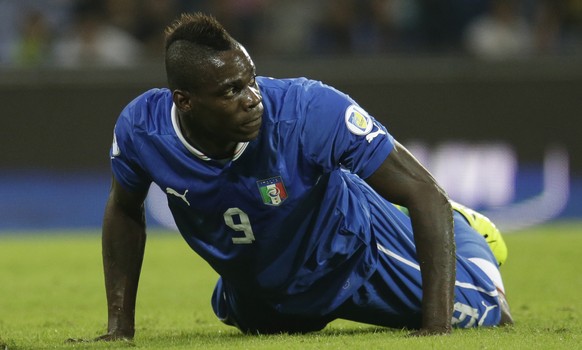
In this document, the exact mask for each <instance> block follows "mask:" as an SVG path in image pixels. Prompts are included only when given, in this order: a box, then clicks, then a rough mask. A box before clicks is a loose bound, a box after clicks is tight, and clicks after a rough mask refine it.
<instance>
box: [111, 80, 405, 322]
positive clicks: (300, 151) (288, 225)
mask: <svg viewBox="0 0 582 350" xmlns="http://www.w3.org/2000/svg"><path fill="white" fill-rule="evenodd" d="M257 83H258V86H259V88H260V91H261V94H262V97H263V105H264V114H263V122H262V126H261V130H260V133H259V136H258V137H257V139H255V140H253V141H251V142H248V143H241V144H239V145H238V147H237V149H236V153H235V155H234V157H233V159H232V160H229V161H227V162H223V161H217V160H212V159H209V158H207V157H206V156H205V155H204V154H202V153H201V152H200V151H198V150H196V149H194V148H193V147H192V146H190V145H189V144H188V143H187V142H186V141H185V138H184V137H183V135H182V133H181V131H180V128H179V126H178V123H177V115H176V111H175V108H176V107H175V106H174V105H173V102H172V96H171V92H170V91H169V90H167V89H153V90H150V91H148V92H146V93H144V94H143V95H141V96H139V97H138V98H136V99H135V100H134V101H132V102H131V103H130V104H129V105H128V106H127V107H126V108H125V109H124V110H123V112H122V113H121V115H120V117H119V120H118V122H117V124H116V126H115V138H114V145H113V147H112V150H111V158H112V160H111V162H112V169H113V172H114V175H115V178H116V179H117V181H119V182H120V183H121V184H122V186H124V187H125V188H126V189H128V190H130V191H145V190H147V188H148V186H149V185H150V183H151V182H155V183H156V184H157V185H158V186H159V187H160V188H161V189H162V190H163V191H164V192H166V194H167V198H168V205H169V207H170V210H171V212H172V215H173V217H174V220H175V222H176V225H177V227H178V228H179V230H180V233H181V234H182V236H183V237H184V239H185V240H186V242H187V243H188V244H189V245H190V247H191V248H192V249H193V250H194V251H196V252H197V253H198V254H199V255H200V256H202V257H203V258H204V259H205V260H206V261H207V262H208V263H209V264H210V265H211V266H212V267H213V268H214V269H215V270H216V272H217V273H218V274H219V275H220V276H222V278H223V279H224V280H225V281H228V283H229V285H231V286H234V287H235V288H236V289H238V290H241V291H244V292H245V293H247V294H252V295H255V296H257V297H260V298H262V299H263V300H266V301H268V302H269V303H271V305H273V307H274V308H275V309H277V310H280V311H282V312H288V313H302V314H320V315H323V314H325V313H327V312H329V311H331V310H333V309H335V308H337V307H338V306H339V305H340V304H342V303H343V302H344V301H345V300H346V299H347V298H349V297H350V296H351V295H352V294H354V292H355V291H356V290H357V289H358V288H359V287H360V286H361V285H362V284H363V283H364V281H365V280H366V279H367V278H368V277H369V276H370V275H371V274H372V273H373V272H374V271H375V269H376V263H377V254H378V252H377V248H376V242H375V238H374V237H373V235H372V230H371V224H370V216H371V215H370V208H369V206H368V204H367V200H366V196H365V195H364V193H363V191H362V189H361V188H362V186H365V184H364V182H363V180H362V178H366V177H368V176H370V175H371V174H372V173H373V172H374V171H375V170H376V169H377V168H378V167H379V166H380V164H381V163H382V162H383V161H384V160H385V159H386V157H387V156H388V154H389V153H390V152H391V150H392V149H393V147H394V140H393V138H392V136H391V135H390V134H389V133H388V132H387V130H386V128H385V127H384V126H382V125H381V124H379V123H378V122H377V121H376V120H375V119H374V118H373V117H371V116H369V115H368V114H367V113H366V111H364V110H363V109H362V108H361V107H359V106H358V105H357V104H356V103H355V102H354V101H353V100H352V99H350V98H349V97H348V96H347V95H345V94H343V93H341V92H339V91H337V90H335V89H333V88H331V87H329V86H326V85H324V84H322V83H320V82H316V81H311V80H307V79H303V78H301V79H286V80H278V79H270V78H264V77H259V78H257Z"/></svg>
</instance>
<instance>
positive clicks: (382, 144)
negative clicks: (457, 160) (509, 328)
mask: <svg viewBox="0 0 582 350" xmlns="http://www.w3.org/2000/svg"><path fill="white" fill-rule="evenodd" d="M166 35H167V36H166V57H165V60H166V72H167V78H168V83H169V89H152V90H149V91H147V92H145V93H143V94H142V95H141V96H139V97H137V98H136V99H135V100H133V101H132V102H131V103H130V104H129V105H127V107H126V108H125V109H124V110H123V111H122V113H121V115H120V117H119V119H118V121H117V123H116V125H115V130H114V141H113V146H112V148H111V166H112V170H113V175H114V176H113V181H112V187H111V192H110V194H109V200H108V203H107V206H106V209H105V215H104V223H103V261H104V271H105V285H106V291H107V304H108V332H107V334H105V335H103V336H101V337H99V338H98V339H103V340H115V339H130V338H132V337H133V336H134V332H135V328H134V327H135V324H134V321H135V320H134V314H135V304H136V295H137V289H138V280H139V275H140V270H141V263H142V259H143V254H144V246H145V241H146V230H145V227H146V224H145V220H144V209H143V208H144V207H143V201H144V199H145V197H146V194H147V192H148V188H149V186H150V184H151V183H152V182H154V183H156V184H157V185H159V186H160V188H162V189H163V191H165V192H166V194H167V199H168V205H169V207H170V210H171V212H172V215H173V217H174V219H175V222H176V224H177V226H178V228H179V231H180V233H181V235H182V236H183V238H184V240H185V241H186V242H187V244H188V245H189V246H190V247H191V248H192V249H193V250H194V251H195V252H196V253H197V254H199V255H200V256H201V257H203V258H204V259H205V260H206V261H207V262H208V263H209V264H210V265H211V266H212V268H213V269H214V270H216V272H217V273H218V274H219V275H220V278H219V280H218V283H217V284H216V287H215V291H214V294H213V296H212V300H211V304H212V307H213V309H214V312H215V313H216V315H217V316H218V318H219V319H220V320H222V321H223V322H225V323H227V324H230V325H233V326H236V327H238V328H239V329H240V330H241V331H243V332H248V333H276V332H310V331H317V330H320V329H322V328H324V327H325V326H326V324H327V323H329V322H330V321H332V320H334V319H337V318H342V319H349V320H354V321H359V322H366V323H370V324H375V325H381V326H387V327H399V328H400V327H406V328H409V329H411V330H413V333H412V334H414V335H433V334H446V333H449V332H451V329H452V327H453V326H454V327H475V326H495V325H499V324H505V323H511V316H510V314H509V310H508V308H507V304H506V302H505V297H504V294H503V292H504V289H503V282H502V280H501V275H500V273H499V270H498V267H497V265H498V261H497V260H496V259H495V257H494V255H493V253H492V251H491V249H490V248H489V246H488V245H487V242H486V241H485V239H484V238H483V236H482V235H480V234H479V233H478V232H477V231H475V230H474V229H473V228H472V227H471V225H470V224H469V221H468V220H467V219H466V217H465V216H464V215H469V216H470V214H466V213H465V214H462V213H461V212H462V211H463V210H462V209H459V210H454V211H453V210H452V208H451V202H450V201H449V199H448V197H447V195H446V193H445V192H444V191H443V190H442V189H441V188H440V187H439V185H438V184H437V183H436V182H435V180H434V179H433V177H432V176H431V175H430V174H429V172H428V171H427V170H425V168H424V167H423V166H422V165H421V164H419V163H418V162H417V160H416V159H415V158H414V157H413V156H412V155H411V154H410V153H409V152H408V151H407V150H406V149H405V148H404V147H403V146H402V145H401V144H399V143H398V142H397V141H396V140H395V139H394V138H393V136H392V135H391V134H390V133H389V132H388V130H387V129H386V127H385V126H383V125H382V124H380V123H379V122H378V121H377V120H375V119H374V118H373V117H372V116H370V115H369V114H368V113H367V112H366V111H365V110H364V109H363V108H362V107H360V106H359V105H358V104H357V103H356V102H355V101H353V100H352V99H351V98H350V97H349V96H347V95H345V94H344V93H342V92H340V91H338V90H335V89H334V88H332V87H330V86H326V85H325V84H323V83H321V82H317V81H312V80H308V79H305V78H299V79H282V80H281V79H273V78H267V77H259V76H257V75H256V71H255V66H254V63H253V61H252V60H251V57H250V56H249V54H248V53H247V52H246V50H245V49H244V47H243V46H242V45H241V44H240V43H238V42H237V41H235V40H234V39H233V38H232V37H231V36H230V35H229V34H228V33H227V32H226V31H225V29H224V28H223V27H222V26H221V24H220V23H218V22H217V21H216V20H215V19H214V18H212V17H209V16H206V15H203V14H200V13H197V14H185V15H182V16H181V17H180V18H179V19H177V20H176V21H175V22H174V23H173V24H172V25H171V26H170V27H169V28H168V29H167V32H166ZM392 203H394V204H398V205H402V206H404V207H406V208H407V210H408V214H409V215H407V214H405V213H403V212H402V211H400V210H399V209H398V208H396V207H395V206H394V205H393V204H392ZM453 213H454V214H453Z"/></svg>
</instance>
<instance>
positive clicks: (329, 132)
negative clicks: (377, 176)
mask: <svg viewBox="0 0 582 350" xmlns="http://www.w3.org/2000/svg"><path fill="white" fill-rule="evenodd" d="M303 99H304V100H305V103H304V108H303V112H304V118H303V125H302V128H303V129H302V135H303V136H302V137H303V147H304V152H305V154H306V156H307V157H309V158H310V159H312V160H313V161H314V162H316V163H317V164H318V165H320V166H322V167H323V168H324V169H326V170H328V171H331V170H333V169H335V168H337V167H343V168H347V169H349V170H350V171H351V172H352V173H355V174H357V175H358V176H360V177H362V178H367V177H368V176H370V175H372V174H373V173H374V171H376V170H377V169H378V168H379V167H380V165H381V164H382V162H384V160H385V159H386V157H388V155H389V154H390V152H391V151H392V149H393V148H394V138H393V137H392V136H391V135H390V134H389V133H388V130H387V129H386V127H385V126H384V125H382V124H380V123H379V122H378V121H377V120H376V119H375V118H373V117H372V116H371V115H369V114H368V113H367V112H366V111H365V110H364V109H363V108H362V107H360V106H359V105H358V104H357V103H356V102H355V101H353V100H352V99H351V98H350V97H349V96H347V95H345V94H344V93H342V92H340V91H338V90H336V89H334V88H331V87H329V86H326V85H324V84H321V83H314V85H312V86H310V87H308V88H307V89H306V90H305V95H304V98H303Z"/></svg>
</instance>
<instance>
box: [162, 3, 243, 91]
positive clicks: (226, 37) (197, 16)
mask: <svg viewBox="0 0 582 350" xmlns="http://www.w3.org/2000/svg"><path fill="white" fill-rule="evenodd" d="M165 34H166V41H165V47H166V75H167V79H168V84H169V86H170V89H171V90H175V89H185V90H190V89H193V88H195V85H196V82H197V81H199V79H200V71H199V69H198V68H199V67H200V66H201V65H202V64H203V62H204V60H206V59H208V58H209V57H211V56H212V55H214V54H216V53H218V52H221V51H228V50H232V49H234V48H236V47H237V45H238V43H237V41H236V40H234V39H233V38H232V37H231V36H230V34H229V33H228V32H227V31H226V29H225V28H224V27H223V26H222V24H220V22H218V21H217V20H216V19H215V18H214V17H212V16H209V15H205V14H203V13H201V12H196V13H183V14H182V15H181V16H180V17H179V18H178V19H176V20H175V21H174V22H173V23H172V24H171V25H169V26H168V27H167V28H166V31H165Z"/></svg>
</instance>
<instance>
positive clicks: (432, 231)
mask: <svg viewBox="0 0 582 350" xmlns="http://www.w3.org/2000/svg"><path fill="white" fill-rule="evenodd" d="M366 182H368V183H369V184H370V186H372V188H374V190H376V191H377V192H378V193H379V194H380V195H382V196H383V197H384V198H386V199H388V200H389V201H391V202H393V203H397V204H401V205H404V206H406V207H407V208H409V211H410V218H411V221H412V228H413V232H414V241H415V244H416V249H417V255H418V261H419V264H420V271H421V274H422V285H423V298H422V328H421V329H420V330H418V331H417V332H414V333H413V335H431V334H446V333H450V332H451V330H452V325H451V322H452V314H453V303H454V286H455V268H456V259H455V241H454V234H453V216H452V208H451V205H450V202H449V200H448V198H447V196H446V194H445V192H444V191H443V190H442V189H441V188H440V187H439V186H438V185H437V183H436V181H435V180H434V179H433V177H432V176H431V175H430V174H429V172H428V171H427V170H426V169H425V168H424V167H423V166H422V165H421V164H420V163H418V162H417V161H416V159H415V158H414V157H413V156H412V155H411V154H410V153H409V152H408V151H407V150H406V149H405V148H404V147H402V146H401V145H400V144H399V143H398V142H396V143H395V148H394V150H393V151H392V152H391V153H390V155H389V156H388V158H387V159H386V161H385V162H384V163H383V164H382V165H381V166H380V168H379V169H378V170H377V171H376V172H375V173H374V174H373V175H372V176H370V177H369V178H368V179H367V180H366Z"/></svg>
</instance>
